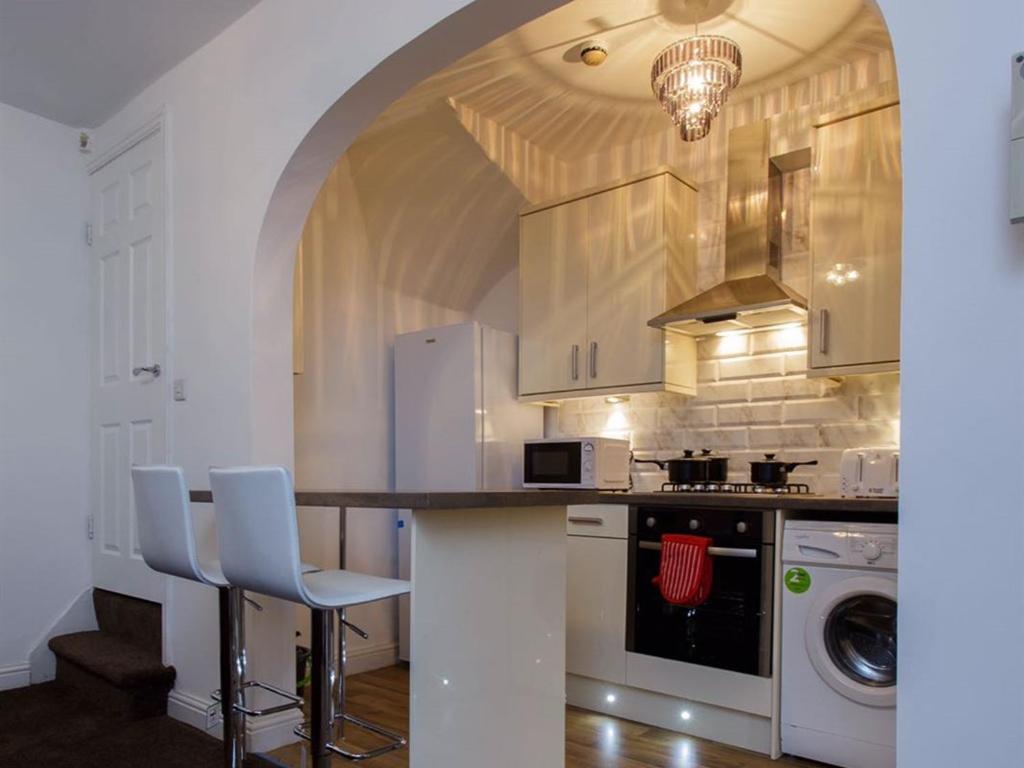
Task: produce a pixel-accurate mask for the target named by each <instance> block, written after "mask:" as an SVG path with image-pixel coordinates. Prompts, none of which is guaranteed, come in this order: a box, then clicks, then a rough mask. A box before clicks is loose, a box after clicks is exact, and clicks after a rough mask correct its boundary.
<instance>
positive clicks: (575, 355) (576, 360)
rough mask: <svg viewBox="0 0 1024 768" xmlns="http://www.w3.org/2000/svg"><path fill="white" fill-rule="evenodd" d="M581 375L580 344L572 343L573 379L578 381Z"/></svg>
mask: <svg viewBox="0 0 1024 768" xmlns="http://www.w3.org/2000/svg"><path fill="white" fill-rule="evenodd" d="M579 377H580V345H579V344H573V345H572V380H573V381H576V380H577V379H579Z"/></svg>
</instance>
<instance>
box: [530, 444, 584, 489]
mask: <svg viewBox="0 0 1024 768" xmlns="http://www.w3.org/2000/svg"><path fill="white" fill-rule="evenodd" d="M581 453H582V451H581V445H580V443H579V441H569V442H565V443H531V444H529V445H527V447H526V453H525V466H524V472H523V477H524V480H525V481H526V482H527V483H536V484H545V485H547V484H555V485H577V484H579V482H580V468H581V463H582V456H581Z"/></svg>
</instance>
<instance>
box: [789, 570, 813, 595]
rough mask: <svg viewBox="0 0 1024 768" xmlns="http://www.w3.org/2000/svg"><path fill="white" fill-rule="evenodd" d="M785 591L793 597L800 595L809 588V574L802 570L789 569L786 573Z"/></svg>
mask: <svg viewBox="0 0 1024 768" xmlns="http://www.w3.org/2000/svg"><path fill="white" fill-rule="evenodd" d="M783 580H784V581H785V582H786V589H788V590H789V591H790V592H792V593H793V594H794V595H802V594H803V593H804V592H806V591H807V590H808V589H810V588H811V574H809V573H808V572H807V571H805V570H804V569H803V568H790V569H789V570H788V571H786V576H785V579H783Z"/></svg>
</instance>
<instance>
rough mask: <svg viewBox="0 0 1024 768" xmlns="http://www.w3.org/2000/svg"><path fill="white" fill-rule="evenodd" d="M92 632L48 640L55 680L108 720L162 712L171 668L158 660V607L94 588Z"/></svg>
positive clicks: (151, 715) (135, 717)
mask: <svg viewBox="0 0 1024 768" xmlns="http://www.w3.org/2000/svg"><path fill="white" fill-rule="evenodd" d="M92 602H93V607H94V608H95V609H96V623H97V624H98V625H99V629H98V630H96V631H94V632H75V633H73V634H70V635H60V636H59V637H55V638H53V639H52V640H50V650H51V651H53V653H54V655H55V656H56V657H57V682H59V683H64V684H66V685H69V686H71V687H73V688H76V689H78V690H79V691H81V692H82V693H84V694H86V695H87V696H88V697H89V698H90V699H91V700H93V701H94V702H95V703H96V706H97V707H100V708H102V709H103V710H104V711H105V712H106V713H107V714H108V716H112V717H117V718H121V719H124V720H139V719H142V718H146V717H154V716H156V715H163V714H166V713H167V694H168V693H170V691H171V688H173V687H174V677H175V672H174V667H167V666H164V663H163V660H162V643H161V637H162V634H161V633H162V627H161V623H162V614H161V607H160V605H159V604H158V603H151V602H149V601H148V600H139V599H138V598H135V597H128V596H126V595H119V594H117V593H116V592H108V591H106V590H104V589H94V590H93V593H92Z"/></svg>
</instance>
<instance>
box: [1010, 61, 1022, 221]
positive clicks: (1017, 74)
mask: <svg viewBox="0 0 1024 768" xmlns="http://www.w3.org/2000/svg"><path fill="white" fill-rule="evenodd" d="M1011 83H1012V85H1011V95H1010V221H1012V222H1013V223H1014V224H1020V223H1022V222H1024V51H1021V52H1020V53H1015V54H1014V55H1013V59H1012V61H1011Z"/></svg>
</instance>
